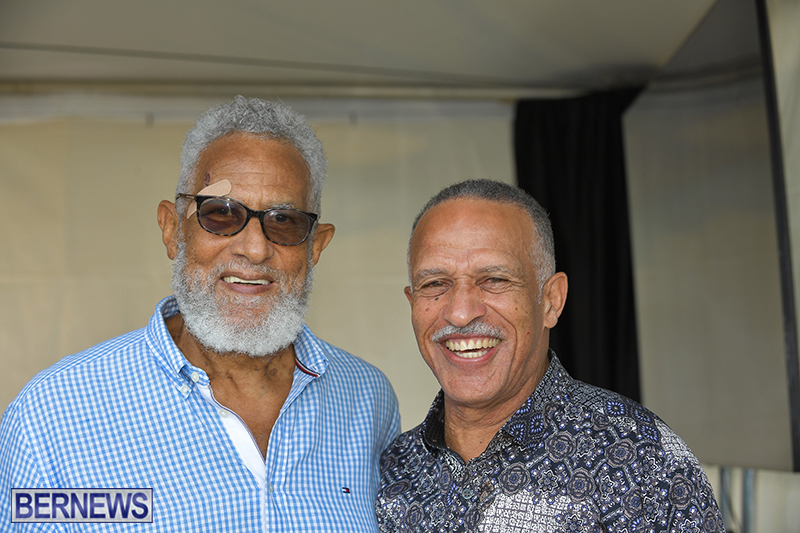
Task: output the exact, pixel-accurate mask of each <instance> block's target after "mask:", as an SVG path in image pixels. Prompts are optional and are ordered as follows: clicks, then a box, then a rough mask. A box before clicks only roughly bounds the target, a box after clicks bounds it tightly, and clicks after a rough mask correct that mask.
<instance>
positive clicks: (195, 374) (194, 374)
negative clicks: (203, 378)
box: [191, 372, 200, 383]
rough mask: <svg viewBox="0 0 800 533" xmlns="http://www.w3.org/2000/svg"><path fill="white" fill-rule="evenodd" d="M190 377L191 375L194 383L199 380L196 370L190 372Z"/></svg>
mask: <svg viewBox="0 0 800 533" xmlns="http://www.w3.org/2000/svg"><path fill="white" fill-rule="evenodd" d="M191 377H192V381H194V382H195V383H197V382H198V381H200V374H198V373H197V372H192V376H191Z"/></svg>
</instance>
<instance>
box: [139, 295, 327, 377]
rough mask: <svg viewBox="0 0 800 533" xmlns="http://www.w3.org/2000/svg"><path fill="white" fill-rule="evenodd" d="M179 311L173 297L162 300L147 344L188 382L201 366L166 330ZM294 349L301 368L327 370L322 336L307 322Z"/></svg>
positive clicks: (312, 373) (316, 373)
mask: <svg viewBox="0 0 800 533" xmlns="http://www.w3.org/2000/svg"><path fill="white" fill-rule="evenodd" d="M178 311H179V310H178V302H177V301H176V300H175V297H174V296H169V297H167V298H164V299H163V300H161V301H160V302H159V303H158V305H157V306H156V312H155V313H154V314H153V316H152V317H151V318H150V323H149V324H148V325H147V330H146V332H145V335H146V338H147V343H148V344H149V345H150V347H151V348H152V350H153V353H155V354H156V357H157V358H158V363H159V364H160V365H161V366H162V367H164V369H165V370H166V373H167V375H168V376H169V377H170V378H171V379H173V380H174V381H175V382H176V383H177V384H178V385H180V384H182V383H185V381H186V380H187V379H189V380H190V379H191V377H190V376H191V375H192V374H193V373H194V372H196V371H199V370H200V369H198V368H195V367H194V366H192V364H191V363H189V361H188V359H186V357H185V356H184V355H183V353H181V351H180V350H179V349H178V346H177V345H176V344H175V341H174V340H173V339H172V335H170V334H169V331H168V330H167V324H166V322H165V320H166V319H167V318H169V317H171V316H173V315H175V314H177V313H178ZM294 351H295V358H296V365H297V368H298V369H299V370H300V371H302V372H303V373H305V374H309V375H310V376H312V377H319V376H320V375H322V374H324V373H325V369H326V368H327V366H328V359H327V357H325V354H324V350H323V349H322V347H321V346H320V344H319V339H317V338H316V337H314V335H313V333H311V330H310V329H309V328H308V326H307V325H305V324H304V325H303V329H302V331H300V335H299V336H298V337H297V340H296V341H295V342H294ZM200 374H201V375H204V374H205V373H204V372H200ZM201 381H206V380H205V379H204V380H201Z"/></svg>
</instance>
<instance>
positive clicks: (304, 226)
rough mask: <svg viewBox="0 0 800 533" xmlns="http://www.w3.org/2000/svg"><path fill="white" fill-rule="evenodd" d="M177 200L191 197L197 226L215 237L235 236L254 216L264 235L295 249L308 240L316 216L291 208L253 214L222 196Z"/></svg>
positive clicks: (190, 195) (247, 208)
mask: <svg viewBox="0 0 800 533" xmlns="http://www.w3.org/2000/svg"><path fill="white" fill-rule="evenodd" d="M178 198H194V201H195V202H197V221H198V222H199V223H200V227H201V228H203V229H204V230H206V231H207V232H209V233H213V234H215V235H236V234H237V233H239V232H240V231H242V230H243V229H244V227H245V226H247V223H248V222H250V219H251V218H253V217H255V218H257V219H259V220H260V221H261V229H262V230H263V231H264V236H265V237H266V238H267V239H269V240H270V241H271V242H274V243H275V244H282V245H284V246H295V245H297V244H302V243H304V242H305V241H306V239H308V236H309V235H310V234H311V230H312V229H313V228H314V224H315V223H316V221H317V218H318V217H319V215H316V214H314V213H306V212H305V211H300V210H299V209H293V208H291V207H281V208H275V209H267V210H265V211H256V210H254V209H250V208H249V207H247V206H246V205H244V204H243V203H241V202H238V201H236V200H234V199H232V198H226V197H224V196H200V195H194V194H178V195H177V196H176V197H175V199H176V200H177V199H178Z"/></svg>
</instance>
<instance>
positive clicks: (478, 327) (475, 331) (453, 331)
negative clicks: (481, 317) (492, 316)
mask: <svg viewBox="0 0 800 533" xmlns="http://www.w3.org/2000/svg"><path fill="white" fill-rule="evenodd" d="M450 335H482V336H484V337H494V338H496V339H500V340H503V339H505V335H503V332H502V331H500V328H498V327H497V326H490V325H489V324H484V323H483V322H470V323H469V324H467V325H466V326H462V327H456V326H453V325H450V326H445V327H443V328H441V329H439V330H438V331H437V332H436V333H434V334H433V335H431V342H439V341H441V340H442V339H444V338H445V337H449V336H450Z"/></svg>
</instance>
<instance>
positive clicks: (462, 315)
mask: <svg viewBox="0 0 800 533" xmlns="http://www.w3.org/2000/svg"><path fill="white" fill-rule="evenodd" d="M444 297H445V298H447V303H446V305H445V306H444V308H443V309H442V318H444V319H445V320H447V321H448V322H449V323H450V324H452V325H454V326H456V327H464V326H466V325H467V324H469V323H470V322H472V321H473V320H475V319H476V318H479V317H482V316H483V315H485V314H486V305H485V304H484V303H483V294H482V291H481V289H480V287H477V286H475V285H470V284H466V283H456V284H455V285H453V287H451V288H450V290H449V291H447V294H446V295H445V296H444Z"/></svg>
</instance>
